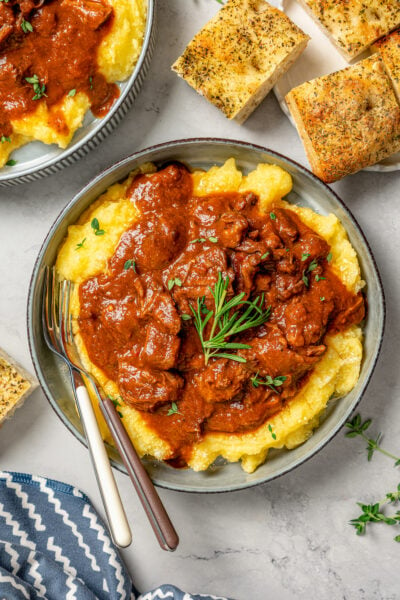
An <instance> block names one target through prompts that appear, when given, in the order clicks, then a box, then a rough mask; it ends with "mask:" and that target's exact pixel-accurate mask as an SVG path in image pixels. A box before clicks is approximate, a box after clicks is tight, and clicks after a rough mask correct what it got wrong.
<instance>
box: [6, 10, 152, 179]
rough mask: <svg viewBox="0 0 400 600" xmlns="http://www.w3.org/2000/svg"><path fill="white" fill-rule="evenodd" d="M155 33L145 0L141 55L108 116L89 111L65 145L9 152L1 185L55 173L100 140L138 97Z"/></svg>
mask: <svg viewBox="0 0 400 600" xmlns="http://www.w3.org/2000/svg"><path fill="white" fill-rule="evenodd" d="M155 35H156V22H155V11H154V0H147V21H146V29H145V33H144V39H143V45H142V50H141V53H140V56H139V58H138V61H137V63H136V66H135V69H134V71H133V73H132V75H131V76H130V77H129V78H128V79H126V81H123V82H121V83H118V86H119V88H120V96H119V98H118V99H117V101H116V102H115V104H114V105H113V106H112V108H111V109H110V111H109V112H108V113H107V115H106V116H105V117H103V118H101V119H97V118H96V117H94V116H93V115H92V113H91V112H90V111H88V112H87V113H86V115H85V118H84V120H83V125H82V127H81V128H80V129H78V130H77V132H76V133H75V135H74V137H73V138H72V140H71V142H70V144H69V145H68V147H67V148H65V149H62V148H59V147H58V146H57V145H56V144H52V145H50V146H48V145H46V144H42V143H41V142H31V143H30V144H26V145H25V146H22V148H19V149H18V150H16V151H15V152H13V154H12V158H13V159H16V160H17V164H16V165H15V166H13V167H3V168H1V169H0V187H4V186H10V185H16V184H18V183H27V182H29V181H35V180H37V179H40V178H42V177H44V176H46V175H50V174H52V173H56V172H57V171H59V170H60V169H62V168H64V167H66V166H68V165H71V164H72V163H74V162H75V161H76V160H77V159H78V158H82V157H83V156H84V155H85V154H86V153H87V152H89V150H93V148H95V147H96V146H97V145H98V144H99V143H100V142H102V141H103V140H104V139H105V138H106V137H107V135H108V134H109V133H111V131H113V129H115V127H116V126H117V125H118V123H119V122H120V121H121V119H122V118H123V117H124V116H125V115H126V113H127V112H128V110H129V109H130V107H131V106H132V104H133V102H134V100H135V98H136V97H137V95H138V93H139V91H140V88H141V87H142V83H143V81H144V78H145V76H146V74H147V71H148V69H149V66H150V61H151V57H152V55H153V49H154V43H155Z"/></svg>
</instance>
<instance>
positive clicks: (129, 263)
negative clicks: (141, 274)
mask: <svg viewBox="0 0 400 600" xmlns="http://www.w3.org/2000/svg"><path fill="white" fill-rule="evenodd" d="M130 268H132V269H133V270H134V271H135V273H136V272H137V271H136V261H134V260H133V258H130V259H129V260H127V261H126V263H125V264H124V271H127V270H128V269H130Z"/></svg>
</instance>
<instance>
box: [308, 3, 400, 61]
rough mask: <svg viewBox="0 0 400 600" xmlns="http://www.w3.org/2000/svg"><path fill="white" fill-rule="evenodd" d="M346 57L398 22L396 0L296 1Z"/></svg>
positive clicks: (399, 17)
mask: <svg viewBox="0 0 400 600" xmlns="http://www.w3.org/2000/svg"><path fill="white" fill-rule="evenodd" d="M299 2H300V4H301V5H302V6H304V8H305V9H306V10H307V12H309V13H310V15H311V16H312V17H313V18H314V19H315V20H316V22H317V23H318V25H320V26H321V27H322V28H323V29H324V31H325V33H327V34H328V36H329V37H330V38H331V40H332V41H333V43H334V44H335V45H336V46H337V48H338V49H339V51H340V52H341V53H342V54H343V56H344V57H345V58H346V59H347V60H351V59H353V58H355V57H356V56H358V55H359V54H361V53H362V52H364V50H366V49H367V48H369V46H370V45H371V44H372V43H373V42H375V41H376V40H377V39H378V38H380V37H382V36H383V35H386V34H387V33H389V32H390V31H392V30H393V29H395V28H396V27H398V26H399V25H400V2H399V0H368V2H365V0H299Z"/></svg>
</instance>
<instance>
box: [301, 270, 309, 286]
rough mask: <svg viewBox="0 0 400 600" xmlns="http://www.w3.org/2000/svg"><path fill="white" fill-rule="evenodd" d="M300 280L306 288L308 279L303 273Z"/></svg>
mask: <svg viewBox="0 0 400 600" xmlns="http://www.w3.org/2000/svg"><path fill="white" fill-rule="evenodd" d="M302 280H303V283H304V285H305V286H306V287H308V285H309V282H308V277H307V275H306V274H305V273H303V276H302Z"/></svg>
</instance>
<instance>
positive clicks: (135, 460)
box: [47, 268, 179, 551]
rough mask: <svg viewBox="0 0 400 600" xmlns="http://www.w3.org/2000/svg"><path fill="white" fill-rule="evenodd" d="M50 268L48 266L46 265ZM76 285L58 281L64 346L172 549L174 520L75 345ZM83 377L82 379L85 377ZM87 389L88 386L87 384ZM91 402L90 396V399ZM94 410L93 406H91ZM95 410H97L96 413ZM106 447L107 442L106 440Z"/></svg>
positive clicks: (160, 539)
mask: <svg viewBox="0 0 400 600" xmlns="http://www.w3.org/2000/svg"><path fill="white" fill-rule="evenodd" d="M47 270H48V271H49V269H47ZM51 274H52V278H51V280H52V286H54V285H55V278H56V275H55V269H54V268H53V269H52V271H51ZM72 289H73V284H72V282H71V281H68V280H64V281H62V282H60V284H59V297H60V299H59V305H60V307H61V313H62V314H61V319H60V333H61V342H62V346H63V349H64V351H65V353H66V355H67V358H68V359H69V362H70V364H71V365H72V369H73V371H77V373H78V374H79V376H80V378H81V380H82V376H84V377H85V379H86V380H88V381H89V382H90V385H91V386H92V389H93V391H94V392H95V393H96V395H97V399H98V401H99V406H100V408H101V411H102V413H103V416H104V418H105V421H106V423H107V425H108V427H109V430H110V432H111V435H112V437H113V440H114V442H115V444H116V446H117V448H118V450H119V452H120V455H121V458H122V460H123V462H124V464H125V467H126V469H127V471H128V474H129V476H130V478H131V480H132V483H133V485H134V487H135V490H136V492H137V494H138V496H139V499H140V501H141V503H142V505H143V508H144V510H145V512H146V515H147V517H148V519H149V521H150V524H151V526H152V528H153V531H154V533H155V535H156V538H157V540H158V543H159V544H160V546H161V548H163V550H170V551H173V550H175V549H176V547H177V546H178V543H179V537H178V535H177V533H176V531H175V529H174V526H173V525H172V523H171V520H170V518H169V516H168V514H167V511H166V510H165V507H164V505H163V504H162V502H161V499H160V497H159V495H158V494H157V492H156V489H155V487H154V485H153V482H152V481H151V479H150V477H149V475H148V473H147V471H146V469H145V468H144V466H143V464H142V461H141V460H140V458H139V456H138V455H137V453H136V450H135V448H134V446H133V444H132V442H131V440H130V438H129V436H128V434H127V432H126V430H125V428H124V426H123V424H122V421H121V419H120V417H119V415H118V412H117V410H116V408H115V406H114V404H113V402H112V401H111V400H110V398H109V397H108V396H106V394H105V393H104V392H103V391H102V388H101V386H99V385H97V382H96V380H95V379H94V377H93V376H92V375H90V374H89V373H88V372H87V371H86V370H85V369H84V367H83V365H82V363H81V359H80V357H79V353H78V350H77V348H76V345H75V340H74V335H73V331H72V317H71V312H70V298H71V293H72ZM82 381H83V380H82ZM85 391H86V393H87V390H86V388H85ZM89 402H90V399H89ZM92 411H93V409H92ZM93 414H94V413H93ZM103 448H104V444H103Z"/></svg>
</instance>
